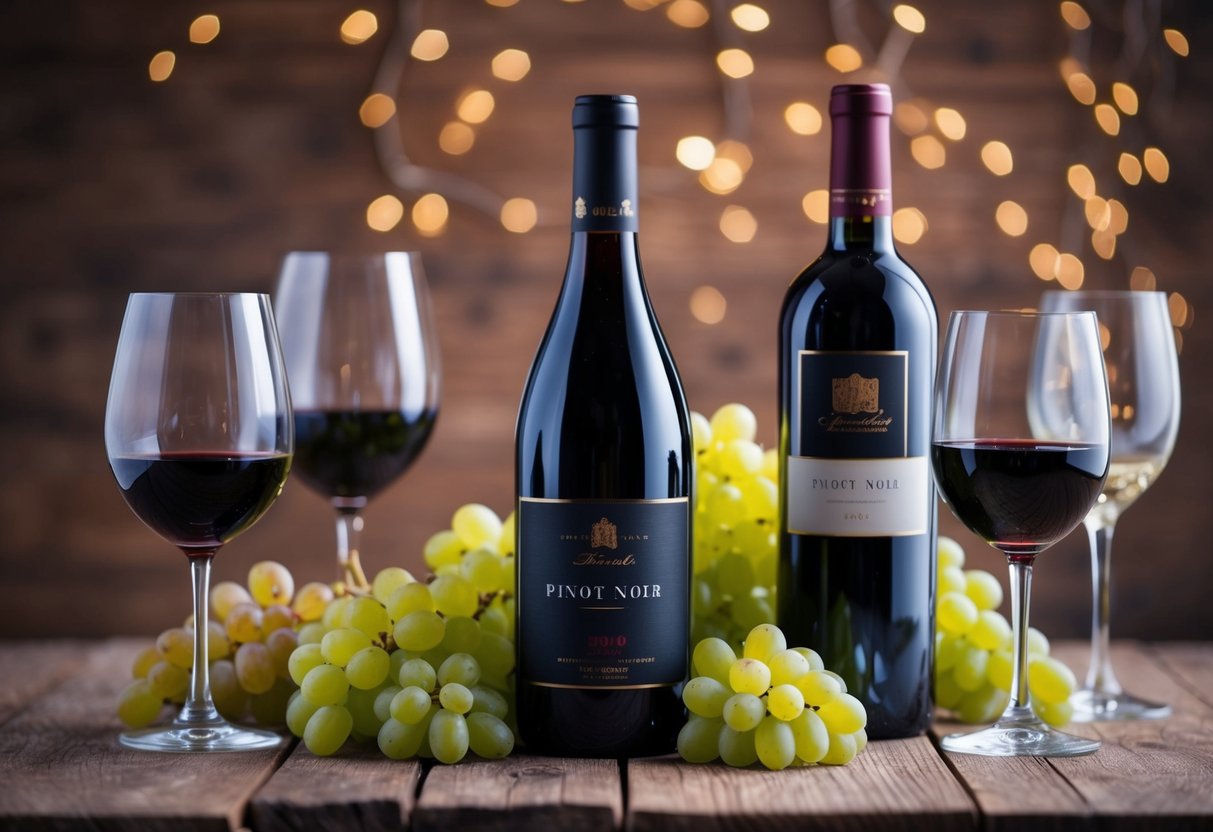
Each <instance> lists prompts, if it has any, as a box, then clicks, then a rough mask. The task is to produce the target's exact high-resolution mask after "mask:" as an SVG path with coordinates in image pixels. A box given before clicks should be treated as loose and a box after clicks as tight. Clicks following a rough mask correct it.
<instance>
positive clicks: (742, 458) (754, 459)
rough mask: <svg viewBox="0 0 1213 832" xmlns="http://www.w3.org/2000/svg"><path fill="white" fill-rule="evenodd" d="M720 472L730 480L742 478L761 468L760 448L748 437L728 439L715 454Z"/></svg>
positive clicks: (755, 472) (752, 474) (753, 473)
mask: <svg viewBox="0 0 1213 832" xmlns="http://www.w3.org/2000/svg"><path fill="white" fill-rule="evenodd" d="M716 464H717V466H719V468H720V473H722V474H724V475H725V477H727V478H728V479H730V480H744V479H747V478H749V477H752V476H754V475H755V474H757V473H758V472H759V471H760V470H761V469H762V448H760V447H758V446H757V445H755V444H754V443H753V442H751V441H750V440H748V439H730V440H728V441H727V442H725V443H724V446H723V447H721V449H720V450H719V451H718V452H717V454H716Z"/></svg>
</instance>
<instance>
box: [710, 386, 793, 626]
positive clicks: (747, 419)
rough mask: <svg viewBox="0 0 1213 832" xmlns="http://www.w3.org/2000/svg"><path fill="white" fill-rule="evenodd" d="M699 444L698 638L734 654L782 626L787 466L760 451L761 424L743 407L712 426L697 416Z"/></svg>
mask: <svg viewBox="0 0 1213 832" xmlns="http://www.w3.org/2000/svg"><path fill="white" fill-rule="evenodd" d="M691 428H692V432H693V436H694V443H695V477H696V500H695V504H696V505H695V536H694V547H695V551H694V554H693V557H692V563H693V565H694V573H695V579H694V583H693V585H692V596H691V601H692V610H693V614H694V620H693V627H692V633H691V638H692V641H696V642H697V641H700V640H702V639H705V638H719V639H721V640H723V641H725V642H727V643H729V644H730V645H732V646H733V647H734V648H737V647H739V646H740V645H741V642H742V640H743V639H744V638H745V635H746V633H748V632H750V631H751V630H752V629H753V628H754V627H757V626H758V625H759V624H770V623H772V622H773V621H774V620H775V576H776V575H775V573H776V568H777V565H778V562H779V542H778V537H777V535H776V531H777V526H776V523H777V518H778V514H779V487H778V482H779V463H778V458H777V456H776V454H775V451H774V450H769V451H765V452H764V451H763V449H762V448H761V447H760V446H759V445H757V444H755V442H754V436H755V434H756V433H757V430H758V422H757V419H756V418H755V417H754V413H753V411H751V410H750V409H749V408H748V407H746V406H745V405H743V404H736V403H734V404H726V405H724V406H723V407H721V408H720V409H719V410H717V411H716V412H715V413H714V414H713V415H712V418H711V419H710V420H709V419H707V418H705V417H704V416H703V415H701V414H699V413H692V414H691Z"/></svg>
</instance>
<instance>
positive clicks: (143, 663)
mask: <svg viewBox="0 0 1213 832" xmlns="http://www.w3.org/2000/svg"><path fill="white" fill-rule="evenodd" d="M161 658H163V657H162V656H161V655H160V651H159V650H157V649H156V646H155V645H152V646H151V647H144V648H143V649H142V650H140V651H139V654H138V655H137V656H135V661H134V662H132V663H131V678H132V679H146V678H147V672H148V671H149V670H151V669H152V667H153V666H154V665H155V664H156V662H158V661H160V660H161Z"/></svg>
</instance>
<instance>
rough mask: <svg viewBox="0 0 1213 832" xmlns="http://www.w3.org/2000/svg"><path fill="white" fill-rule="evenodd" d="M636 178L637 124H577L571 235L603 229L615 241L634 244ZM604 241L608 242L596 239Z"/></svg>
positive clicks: (574, 136) (602, 243) (636, 218)
mask: <svg viewBox="0 0 1213 832" xmlns="http://www.w3.org/2000/svg"><path fill="white" fill-rule="evenodd" d="M636 178H637V177H636V128H634V127H625V126H615V125H612V126H600V125H595V126H585V127H577V128H574V130H573V205H572V209H573V210H572V229H573V236H574V237H575V238H576V237H577V236H578V235H580V234H585V233H587V232H596V233H595V236H598V233H597V232H604V234H603V235H602V236H606V237H617V238H618V239H619V241H620V242H619V243H617V245H619V244H623V243H631V244H632V245H634V240H633V239H632V238H633V236H634V234H635V232H636V230H637V227H638V225H639V223H638V216H637V215H638V214H639V210H638V204H639V200H638V199H637V190H638V188H637V184H636ZM625 237H626V238H627V240H624V239H623V238H625ZM600 244H601V245H606V242H605V241H604V240H599V241H595V243H594V245H595V246H598V245H600Z"/></svg>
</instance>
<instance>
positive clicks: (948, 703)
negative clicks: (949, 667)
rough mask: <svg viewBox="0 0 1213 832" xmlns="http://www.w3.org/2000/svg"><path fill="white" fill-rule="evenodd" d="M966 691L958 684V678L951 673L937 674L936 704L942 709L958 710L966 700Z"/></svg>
mask: <svg viewBox="0 0 1213 832" xmlns="http://www.w3.org/2000/svg"><path fill="white" fill-rule="evenodd" d="M964 695H965V691H964V688H962V687H961V686H960V685H958V684H956V677H955V676H953V675H952V674H951V673H943V674H936V676H935V704H936V705H938V706H939V707H941V708H948V709H949V710H956V709H957V708H958V707H960V702H961V700H962V699H964Z"/></svg>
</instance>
